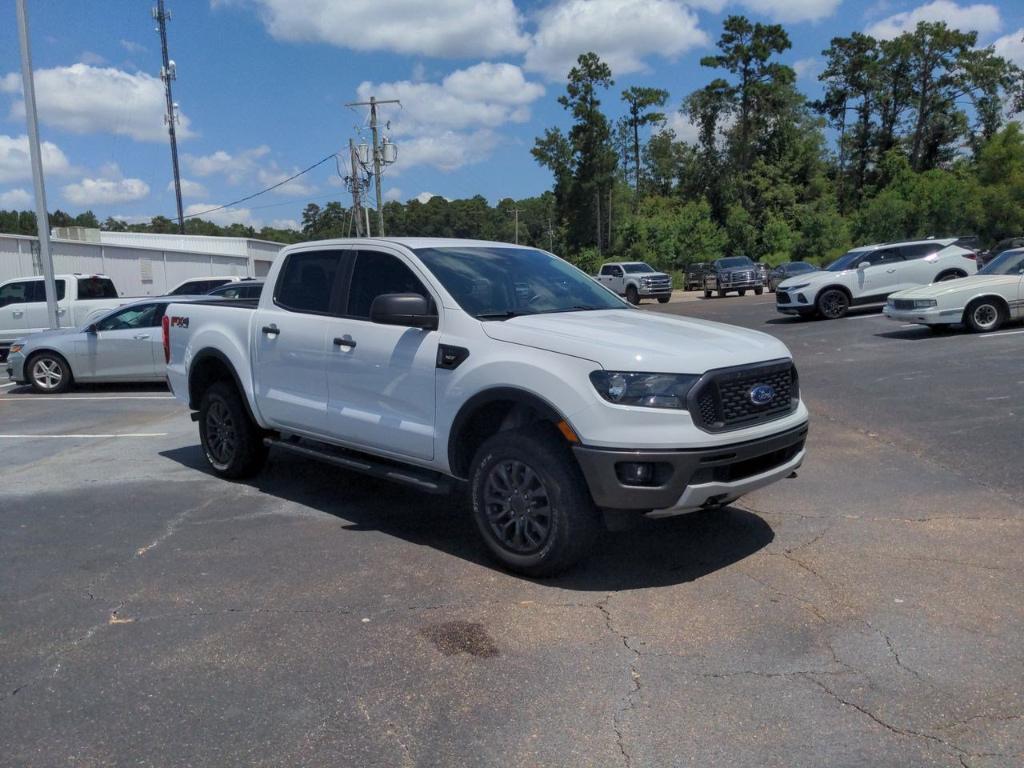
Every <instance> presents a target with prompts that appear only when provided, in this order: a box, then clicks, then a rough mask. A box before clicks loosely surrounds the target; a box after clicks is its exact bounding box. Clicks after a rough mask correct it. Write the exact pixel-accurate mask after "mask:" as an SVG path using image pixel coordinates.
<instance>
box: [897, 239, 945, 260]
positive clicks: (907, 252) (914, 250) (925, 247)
mask: <svg viewBox="0 0 1024 768" xmlns="http://www.w3.org/2000/svg"><path fill="white" fill-rule="evenodd" d="M941 250H942V245H941V244H939V243H918V244H917V245H904V246H903V247H901V248H900V253H902V254H903V258H904V259H906V260H907V261H910V260H911V259H923V258H924V257H925V256H931V255H932V254H933V253H938V252H939V251H941Z"/></svg>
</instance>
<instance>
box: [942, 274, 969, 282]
mask: <svg viewBox="0 0 1024 768" xmlns="http://www.w3.org/2000/svg"><path fill="white" fill-rule="evenodd" d="M961 277H967V275H965V274H963V273H962V272H947V273H946V274H944V275H939V276H938V277H937V278H935V282H936V283H948V282H949V281H950V280H959V279H960V278H961Z"/></svg>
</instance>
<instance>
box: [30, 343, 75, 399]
mask: <svg viewBox="0 0 1024 768" xmlns="http://www.w3.org/2000/svg"><path fill="white" fill-rule="evenodd" d="M25 367H26V368H27V369H28V380H29V383H30V384H31V385H32V389H34V390H35V391H36V392H39V393H40V394H43V395H59V394H60V393H61V392H67V391H68V388H69V387H70V386H71V381H72V375H71V366H70V365H68V363H67V360H65V359H64V358H63V357H61V356H60V355H58V354H57V353H56V352H40V353H39V354H37V355H33V356H32V358H31V359H30V360H29V361H28V362H27V363H26V364H25Z"/></svg>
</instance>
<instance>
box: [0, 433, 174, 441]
mask: <svg viewBox="0 0 1024 768" xmlns="http://www.w3.org/2000/svg"><path fill="white" fill-rule="evenodd" d="M167 434H168V433H167V432H121V433H120V434H116V435H115V434H109V435H87V434H66V435H14V434H10V435H0V440H3V439H14V438H37V437H38V438H51V437H102V438H108V437H166V436H167Z"/></svg>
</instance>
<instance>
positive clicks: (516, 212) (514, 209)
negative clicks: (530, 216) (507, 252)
mask: <svg viewBox="0 0 1024 768" xmlns="http://www.w3.org/2000/svg"><path fill="white" fill-rule="evenodd" d="M511 213H514V214H515V216H516V245H519V209H518V208H513V209H512V210H511Z"/></svg>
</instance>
